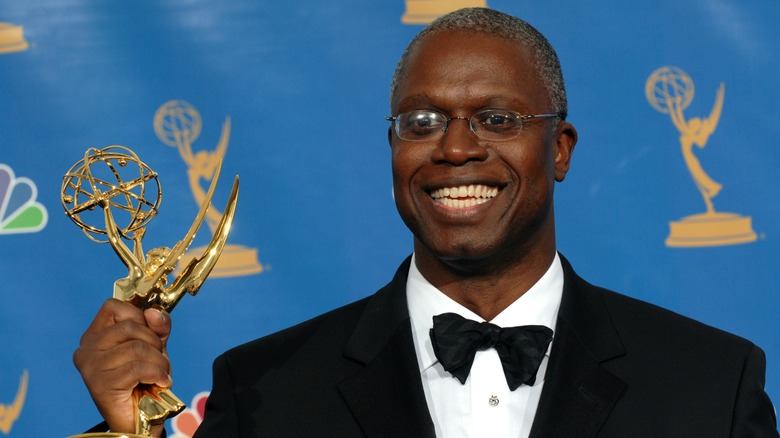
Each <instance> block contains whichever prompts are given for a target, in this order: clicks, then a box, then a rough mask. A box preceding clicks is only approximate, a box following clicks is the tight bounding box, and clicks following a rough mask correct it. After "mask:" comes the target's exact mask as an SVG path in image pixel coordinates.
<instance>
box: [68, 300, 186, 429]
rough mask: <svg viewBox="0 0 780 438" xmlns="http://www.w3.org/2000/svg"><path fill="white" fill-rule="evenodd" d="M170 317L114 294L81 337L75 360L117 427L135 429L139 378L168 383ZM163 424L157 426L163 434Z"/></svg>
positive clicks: (98, 403) (106, 416)
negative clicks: (136, 389)
mask: <svg viewBox="0 0 780 438" xmlns="http://www.w3.org/2000/svg"><path fill="white" fill-rule="evenodd" d="M170 333H171V318H170V315H168V313H166V312H164V311H160V310H157V309H147V310H145V311H141V310H140V309H138V308H137V307H135V306H133V305H131V304H129V303H125V302H122V301H119V300H116V299H113V298H111V299H109V300H107V301H106V302H105V303H103V306H102V307H101V308H100V310H99V311H98V313H97V315H95V319H94V320H93V321H92V324H90V326H89V328H87V330H86V331H85V332H84V334H83V335H82V336H81V342H80V344H79V348H77V349H76V351H75V352H74V353H73V363H74V364H75V365H76V368H77V369H78V370H79V372H80V373H81V377H82V379H84V383H85V384H86V385H87V389H88V390H89V393H90V395H91V396H92V400H93V401H94V402H95V405H96V406H97V408H98V410H99V411H100V413H101V415H102V416H103V418H104V419H105V420H106V421H107V422H108V425H109V427H110V428H111V431H112V432H124V433H133V432H135V416H134V412H133V409H134V406H133V388H135V387H136V385H138V384H139V383H147V384H156V385H159V386H161V387H164V388H169V387H170V386H171V384H172V383H173V381H172V380H171V375H170V373H171V364H170V361H169V360H168V353H167V351H166V344H167V342H168V337H169V335H170ZM162 429H163V428H162V426H158V427H155V428H154V430H153V431H152V432H153V435H154V436H159V434H160V433H161V432H162Z"/></svg>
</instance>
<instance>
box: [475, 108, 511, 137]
mask: <svg viewBox="0 0 780 438" xmlns="http://www.w3.org/2000/svg"><path fill="white" fill-rule="evenodd" d="M471 126H472V129H474V133H475V134H477V136H479V137H481V138H484V139H485V140H497V141H501V140H509V139H510V138H514V137H516V136H517V135H518V134H519V133H520V131H521V130H522V129H523V118H522V116H521V115H520V114H518V113H516V112H514V111H509V110H500V109H489V110H485V111H480V112H478V113H476V114H474V115H473V116H472V117H471Z"/></svg>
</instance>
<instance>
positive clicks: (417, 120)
mask: <svg viewBox="0 0 780 438" xmlns="http://www.w3.org/2000/svg"><path fill="white" fill-rule="evenodd" d="M444 120H445V119H444V116H442V115H441V114H439V113H435V112H432V111H410V112H408V113H403V114H401V115H399V116H398V127H399V129H400V130H401V134H402V136H404V135H406V136H425V135H430V134H432V133H434V132H436V131H439V130H441V129H442V127H443V126H444V123H445V121H444Z"/></svg>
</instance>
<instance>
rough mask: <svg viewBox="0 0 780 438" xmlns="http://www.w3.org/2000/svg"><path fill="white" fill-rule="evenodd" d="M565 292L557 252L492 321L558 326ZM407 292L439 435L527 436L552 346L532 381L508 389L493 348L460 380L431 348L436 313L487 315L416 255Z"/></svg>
mask: <svg viewBox="0 0 780 438" xmlns="http://www.w3.org/2000/svg"><path fill="white" fill-rule="evenodd" d="M562 294H563V268H562V267H561V261H560V259H559V257H558V254H557V253H556V254H555V259H554V260H553V262H552V264H551V265H550V267H549V268H548V269H547V272H546V273H545V274H544V275H543V276H542V278H540V279H539V281H537V282H536V284H534V285H533V286H532V287H531V288H530V289H529V290H528V291H527V292H526V293H525V294H523V295H522V296H521V297H520V298H518V299H517V300H516V301H515V302H514V303H512V304H511V305H509V307H507V308H506V309H504V310H503V311H502V312H501V313H500V314H498V315H497V316H496V317H495V318H494V319H493V320H492V321H490V322H491V323H493V324H495V325H497V326H499V327H513V326H519V325H543V326H546V327H549V328H551V329H552V330H553V331H554V330H555V322H556V319H557V317H558V308H559V307H560V304H561V296H562ZM406 295H407V299H408V305H409V315H410V316H411V322H412V336H413V338H414V348H415V350H416V352H417V363H418V365H419V367H420V373H421V376H422V383H423V390H424V391H425V399H426V401H427V403H428V409H429V411H430V413H431V417H432V419H433V423H434V425H435V427H436V436H437V437H441V438H459V437H490V438H501V437H512V438H518V437H523V438H524V437H527V436H528V434H529V433H530V432H531V425H532V423H533V420H534V416H535V415H536V407H537V406H538V404H539V396H540V395H541V393H542V386H543V385H544V375H545V371H546V369H547V362H548V361H549V356H550V348H548V349H547V353H546V354H545V357H544V359H543V360H542V363H541V365H540V366H539V371H538V373H537V375H536V383H535V384H534V385H533V386H530V387H529V386H527V385H521V386H520V387H519V388H517V389H516V390H514V391H510V390H509V386H508V385H507V383H506V378H505V377H504V370H503V368H502V367H501V360H500V359H499V357H498V353H497V352H496V350H495V349H493V348H491V349H488V350H485V351H478V352H477V355H476V357H475V359H474V364H473V365H472V367H471V372H470V373H469V377H468V379H467V380H466V383H465V384H461V383H460V381H459V380H458V379H456V378H455V377H453V376H452V375H451V374H450V373H448V372H447V371H444V368H442V366H441V364H440V363H439V361H438V360H437V359H436V356H435V354H434V353H433V346H432V345H431V339H430V329H431V328H432V327H433V319H432V318H433V316H434V315H438V314H441V313H447V312H453V313H457V314H459V315H461V316H463V317H464V318H467V319H471V320H474V321H483V319H482V318H480V317H479V316H477V315H476V314H475V313H474V312H472V311H470V310H469V309H467V308H465V307H463V306H462V305H460V304H458V303H457V302H455V301H454V300H452V299H451V298H449V297H448V296H446V295H445V294H444V293H442V292H441V291H439V290H438V289H436V288H435V287H433V285H431V284H430V283H429V282H428V280H426V279H425V277H423V276H422V274H421V273H420V271H419V270H418V269H417V266H416V265H415V260H414V257H413V258H412V264H411V267H410V269H409V277H408V278H407V280H406ZM553 342H554V340H553ZM550 346H552V343H551V344H550Z"/></svg>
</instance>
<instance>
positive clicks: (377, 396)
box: [339, 259, 435, 437]
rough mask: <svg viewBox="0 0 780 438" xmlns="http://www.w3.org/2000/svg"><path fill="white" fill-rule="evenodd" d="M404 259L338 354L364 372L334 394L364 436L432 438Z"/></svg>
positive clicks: (344, 383) (407, 267) (346, 381)
mask: <svg viewBox="0 0 780 438" xmlns="http://www.w3.org/2000/svg"><path fill="white" fill-rule="evenodd" d="M409 263H410V260H409V259H407V260H406V261H405V262H404V263H403V264H402V265H401V267H400V268H399V269H398V272H397V273H396V275H395V277H394V278H393V280H392V281H391V282H390V284H389V285H387V286H385V287H384V288H383V289H382V290H380V291H379V292H377V293H376V294H375V295H374V297H373V298H372V300H371V302H370V303H369V304H368V305H367V306H366V310H365V312H364V313H363V316H362V318H361V320H360V321H359V322H358V324H357V326H356V327H355V330H354V332H353V333H352V336H351V338H350V339H349V341H348V342H347V345H346V348H345V351H344V354H345V355H346V356H347V357H349V358H351V359H354V360H356V361H358V362H360V363H362V364H364V365H365V367H364V368H363V369H362V370H361V371H359V372H357V373H355V374H354V375H352V376H351V377H349V378H348V379H346V380H344V381H343V382H342V383H341V384H340V385H339V390H340V391H341V394H342V395H343V397H344V399H345V400H346V401H347V404H348V405H349V407H350V409H351V410H352V413H353V414H354V416H355V418H356V419H357V421H358V423H359V424H360V427H361V428H362V429H363V431H364V432H365V434H366V436H368V437H378V436H414V437H433V436H434V435H435V432H434V427H433V421H432V420H431V416H430V414H429V412H428V406H427V404H426V402H425V394H424V392H423V389H422V382H421V380H420V373H419V370H418V367H417V358H416V355H415V350H414V341H413V340H412V329H411V322H410V321H409V311H408V309H407V304H406V277H407V274H408V272H409Z"/></svg>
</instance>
